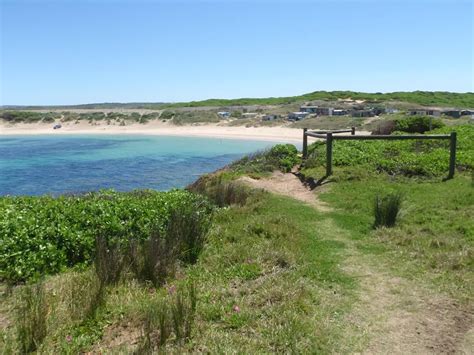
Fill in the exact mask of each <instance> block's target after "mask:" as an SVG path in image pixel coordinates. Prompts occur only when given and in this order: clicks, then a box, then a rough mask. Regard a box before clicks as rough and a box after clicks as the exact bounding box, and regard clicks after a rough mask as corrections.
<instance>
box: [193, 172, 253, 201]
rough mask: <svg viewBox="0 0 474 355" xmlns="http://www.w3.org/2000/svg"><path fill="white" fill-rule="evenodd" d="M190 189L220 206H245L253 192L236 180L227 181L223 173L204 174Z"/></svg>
mask: <svg viewBox="0 0 474 355" xmlns="http://www.w3.org/2000/svg"><path fill="white" fill-rule="evenodd" d="M188 190H189V191H192V192H196V193H199V194H202V195H204V196H206V197H207V198H209V199H210V200H211V201H212V202H214V203H215V204H216V205H217V206H219V207H225V206H231V205H238V206H243V205H245V203H246V202H247V199H248V198H249V197H250V195H251V194H252V192H251V189H250V188H249V187H247V186H244V185H243V184H240V183H238V182H235V181H226V180H225V179H223V175H222V174H219V175H218V176H215V175H210V176H203V177H201V178H200V179H199V180H197V181H196V182H195V183H194V184H192V185H190V186H189V187H188Z"/></svg>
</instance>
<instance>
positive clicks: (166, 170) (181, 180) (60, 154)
mask: <svg viewBox="0 0 474 355" xmlns="http://www.w3.org/2000/svg"><path fill="white" fill-rule="evenodd" d="M271 145H273V144H272V143H269V142H261V141H244V140H231V139H214V138H183V137H163V136H136V135H135V136H130V135H128V136H124V135H120V136H110V135H107V136H103V135H102V136H101V135H76V136H10V137H0V195H41V194H53V195H56V194H62V193H78V192H85V191H95V190H100V189H109V188H113V189H115V190H118V191H130V190H133V189H144V188H147V189H156V190H169V189H171V188H180V187H184V186H186V185H188V184H189V183H191V182H193V181H195V180H196V179H197V178H198V177H199V176H200V175H202V174H204V173H208V172H212V171H214V170H216V169H219V168H221V167H223V166H225V165H227V164H229V163H230V162H232V161H233V160H235V159H237V158H239V157H241V156H243V155H245V154H248V153H251V152H255V151H258V150H262V149H265V148H267V147H269V146H271Z"/></svg>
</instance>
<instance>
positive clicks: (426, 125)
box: [395, 116, 445, 133]
mask: <svg viewBox="0 0 474 355" xmlns="http://www.w3.org/2000/svg"><path fill="white" fill-rule="evenodd" d="M430 121H431V129H438V128H442V127H444V126H445V124H444V123H443V122H442V121H441V120H440V119H437V118H433V117H429V116H410V117H406V118H402V119H399V120H396V121H395V130H396V131H401V132H408V133H425V132H428V131H429V130H430Z"/></svg>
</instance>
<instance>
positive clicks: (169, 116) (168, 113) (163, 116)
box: [160, 110, 175, 120]
mask: <svg viewBox="0 0 474 355" xmlns="http://www.w3.org/2000/svg"><path fill="white" fill-rule="evenodd" d="M174 115H175V113H174V112H173V111H169V110H165V111H163V112H162V113H161V115H160V119H162V120H170V119H172V118H173V116H174Z"/></svg>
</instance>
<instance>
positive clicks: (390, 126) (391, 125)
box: [372, 120, 397, 135]
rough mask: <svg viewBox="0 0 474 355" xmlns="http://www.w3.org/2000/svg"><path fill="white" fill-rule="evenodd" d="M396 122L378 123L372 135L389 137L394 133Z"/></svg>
mask: <svg viewBox="0 0 474 355" xmlns="http://www.w3.org/2000/svg"><path fill="white" fill-rule="evenodd" d="M395 122H396V121H393V120H388V121H382V122H380V123H379V124H378V125H377V127H376V128H375V129H373V130H372V134H381V135H389V134H392V133H393V132H394V131H396V129H397V128H396V126H397V125H396V123H395Z"/></svg>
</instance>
